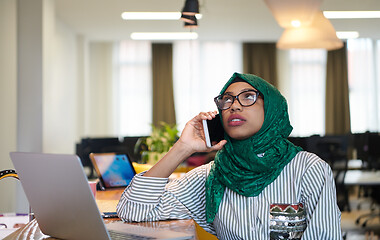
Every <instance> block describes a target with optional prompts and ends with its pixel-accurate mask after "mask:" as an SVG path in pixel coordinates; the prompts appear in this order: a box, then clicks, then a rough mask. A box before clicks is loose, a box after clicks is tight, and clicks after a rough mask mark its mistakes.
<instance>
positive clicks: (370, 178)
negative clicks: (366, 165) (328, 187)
mask: <svg viewBox="0 0 380 240" xmlns="http://www.w3.org/2000/svg"><path fill="white" fill-rule="evenodd" d="M344 184H345V185H380V170H377V171H368V170H348V171H347V172H346V176H345V178H344Z"/></svg>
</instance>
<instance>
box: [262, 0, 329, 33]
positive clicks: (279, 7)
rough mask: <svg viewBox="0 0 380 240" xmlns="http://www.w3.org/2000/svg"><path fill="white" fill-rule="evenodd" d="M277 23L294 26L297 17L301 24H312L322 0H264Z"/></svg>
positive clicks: (283, 25)
mask: <svg viewBox="0 0 380 240" xmlns="http://www.w3.org/2000/svg"><path fill="white" fill-rule="evenodd" d="M264 2H265V3H266V5H267V6H268V8H269V9H270V10H271V12H272V14H273V16H274V18H275V19H276V21H277V23H278V24H279V25H280V26H281V27H283V28H288V27H292V21H293V20H294V19H297V20H298V21H299V22H300V26H301V25H302V26H306V25H309V24H311V22H312V20H313V17H314V14H315V13H316V12H318V11H319V6H320V5H321V3H322V0H302V1H300V0H264Z"/></svg>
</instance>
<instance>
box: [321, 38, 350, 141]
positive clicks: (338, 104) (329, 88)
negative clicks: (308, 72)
mask: <svg viewBox="0 0 380 240" xmlns="http://www.w3.org/2000/svg"><path fill="white" fill-rule="evenodd" d="M346 49H347V45H346V44H345V45H344V47H343V48H341V49H338V50H333V51H329V52H328V54H327V70H326V134H347V133H350V132H351V127H350V106H349V99H348V74H347V51H346Z"/></svg>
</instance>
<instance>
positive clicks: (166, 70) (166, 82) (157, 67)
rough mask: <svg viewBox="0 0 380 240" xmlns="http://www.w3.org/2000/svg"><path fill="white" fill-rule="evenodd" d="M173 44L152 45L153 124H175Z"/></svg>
mask: <svg viewBox="0 0 380 240" xmlns="http://www.w3.org/2000/svg"><path fill="white" fill-rule="evenodd" d="M172 66H173V59H172V44H170V43H169V44H158V43H154V44H153V45H152V75H153V124H154V125H155V126H160V122H161V121H163V122H166V123H169V124H175V123H176V120H175V111H174V96H173V71H172Z"/></svg>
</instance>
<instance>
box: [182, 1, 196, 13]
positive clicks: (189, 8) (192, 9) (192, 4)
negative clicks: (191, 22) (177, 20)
mask: <svg viewBox="0 0 380 240" xmlns="http://www.w3.org/2000/svg"><path fill="white" fill-rule="evenodd" d="M197 13H199V2H198V0H186V2H185V6H184V7H183V9H182V14H185V15H195V14H197Z"/></svg>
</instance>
